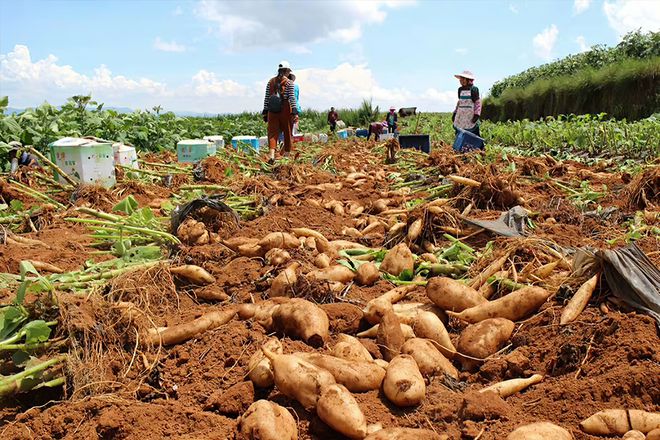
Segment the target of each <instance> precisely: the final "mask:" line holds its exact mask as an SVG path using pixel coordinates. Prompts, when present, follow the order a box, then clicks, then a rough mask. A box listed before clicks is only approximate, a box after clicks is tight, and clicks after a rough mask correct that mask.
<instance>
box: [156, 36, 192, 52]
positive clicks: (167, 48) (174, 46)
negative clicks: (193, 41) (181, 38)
mask: <svg viewBox="0 0 660 440" xmlns="http://www.w3.org/2000/svg"><path fill="white" fill-rule="evenodd" d="M154 49H156V50H160V51H162V52H185V51H186V46H184V45H183V44H179V43H177V42H176V41H170V42H167V41H163V40H161V39H160V37H156V39H155V40H154Z"/></svg>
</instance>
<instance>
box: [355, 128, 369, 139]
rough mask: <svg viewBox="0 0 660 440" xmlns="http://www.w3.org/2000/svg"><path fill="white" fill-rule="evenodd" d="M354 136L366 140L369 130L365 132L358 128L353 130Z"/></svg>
mask: <svg viewBox="0 0 660 440" xmlns="http://www.w3.org/2000/svg"><path fill="white" fill-rule="evenodd" d="M355 136H357V137H361V138H366V137H367V136H369V130H365V129H363V128H360V129H359V130H355Z"/></svg>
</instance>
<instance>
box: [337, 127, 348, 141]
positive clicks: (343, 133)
mask: <svg viewBox="0 0 660 440" xmlns="http://www.w3.org/2000/svg"><path fill="white" fill-rule="evenodd" d="M337 137H338V138H339V139H348V130H346V129H344V130H339V131H337Z"/></svg>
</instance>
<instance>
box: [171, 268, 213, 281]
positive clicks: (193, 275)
mask: <svg viewBox="0 0 660 440" xmlns="http://www.w3.org/2000/svg"><path fill="white" fill-rule="evenodd" d="M170 273H172V274H173V275H176V276H178V277H180V278H183V279H185V280H186V281H189V282H191V283H193V284H199V285H204V284H211V283H215V278H214V277H213V275H211V274H210V273H208V272H207V271H206V270H204V269H203V268H201V267H199V266H195V265H193V264H186V265H184V266H178V267H171V268H170Z"/></svg>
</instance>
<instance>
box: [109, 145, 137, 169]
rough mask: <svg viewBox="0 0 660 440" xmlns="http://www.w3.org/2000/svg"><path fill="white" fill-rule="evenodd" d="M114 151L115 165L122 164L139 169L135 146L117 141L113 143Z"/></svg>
mask: <svg viewBox="0 0 660 440" xmlns="http://www.w3.org/2000/svg"><path fill="white" fill-rule="evenodd" d="M112 152H113V153H114V158H115V165H122V166H125V167H130V168H135V169H136V170H137V169H139V168H140V167H139V165H138V157H137V152H136V151H135V148H133V147H131V146H130V145H125V144H122V143H116V144H113V145H112Z"/></svg>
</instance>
